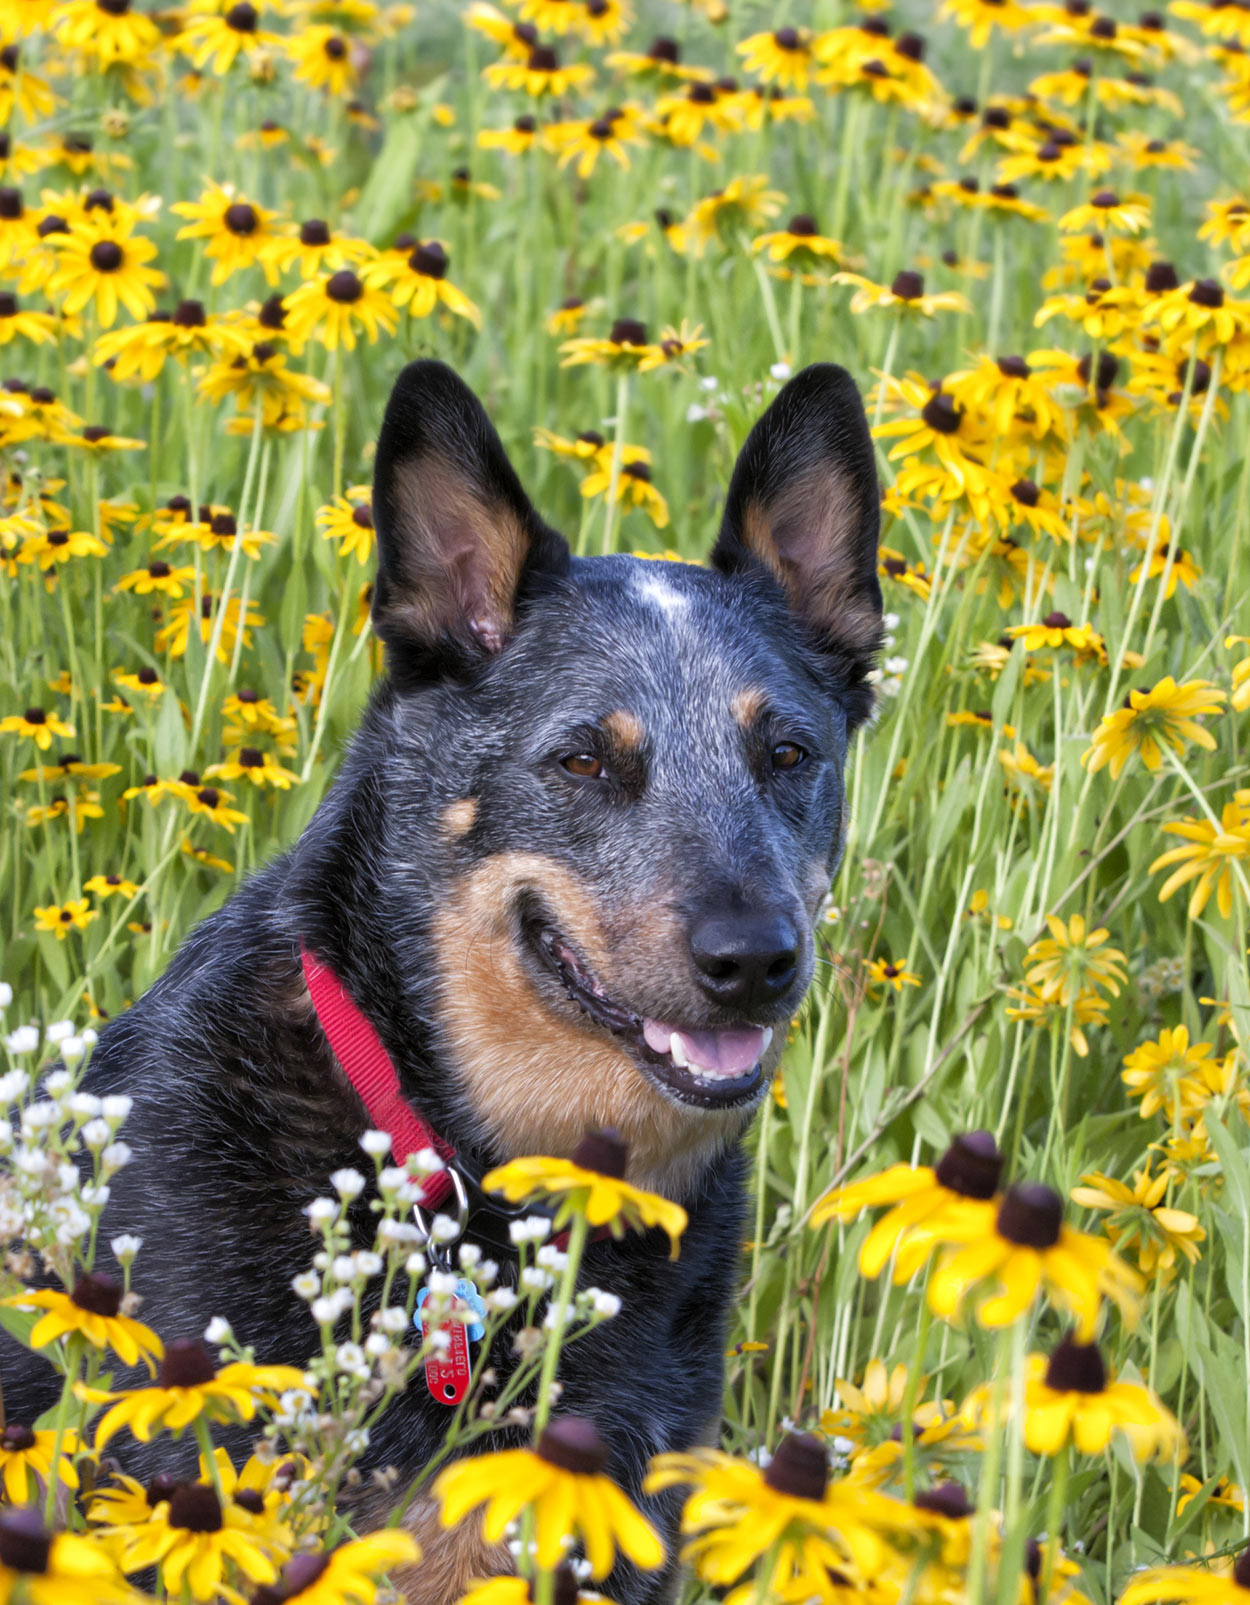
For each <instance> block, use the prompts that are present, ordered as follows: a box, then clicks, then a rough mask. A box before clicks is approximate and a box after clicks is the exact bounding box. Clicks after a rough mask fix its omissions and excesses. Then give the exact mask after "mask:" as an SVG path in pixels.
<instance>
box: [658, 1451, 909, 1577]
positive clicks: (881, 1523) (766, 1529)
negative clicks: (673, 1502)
mask: <svg viewBox="0 0 1250 1605" xmlns="http://www.w3.org/2000/svg"><path fill="white" fill-rule="evenodd" d="M682 1484H686V1485H689V1487H690V1489H691V1492H690V1493H689V1494H688V1495H687V1497H686V1501H685V1504H684V1505H683V1507H682V1516H681V1530H682V1533H683V1535H684V1536H685V1537H686V1539H687V1542H686V1544H685V1547H684V1548H683V1550H682V1557H683V1559H684V1560H686V1561H688V1562H689V1563H690V1564H691V1566H692V1567H693V1568H694V1571H695V1573H696V1575H697V1576H698V1577H699V1578H700V1580H701V1581H702V1582H704V1583H706V1584H710V1585H711V1586H712V1587H714V1588H725V1587H730V1586H731V1585H733V1584H734V1583H736V1582H738V1581H739V1579H740V1578H742V1576H743V1574H744V1573H745V1572H746V1571H747V1570H748V1569H749V1568H750V1567H752V1566H753V1565H755V1564H757V1563H758V1562H760V1561H762V1560H764V1559H765V1557H768V1559H769V1561H770V1563H771V1570H770V1574H769V1575H767V1576H766V1577H764V1578H763V1579H761V1580H760V1581H761V1582H762V1585H763V1591H766V1593H767V1597H770V1598H777V1599H784V1600H801V1599H828V1598H831V1597H833V1598H836V1597H837V1596H836V1595H831V1594H830V1592H829V1590H830V1588H831V1586H832V1585H834V1584H836V1582H837V1580H838V1579H842V1580H844V1581H845V1579H846V1576H847V1574H848V1573H849V1574H850V1575H851V1576H852V1577H854V1578H857V1579H865V1580H871V1579H872V1578H874V1577H875V1576H876V1575H877V1574H878V1573H879V1572H880V1571H881V1570H882V1568H883V1566H884V1565H885V1563H886V1559H887V1555H888V1552H889V1550H888V1542H887V1537H886V1535H888V1534H889V1533H890V1531H891V1529H892V1528H895V1527H896V1526H897V1524H898V1521H899V1510H898V1506H897V1505H896V1504H894V1502H893V1501H891V1500H888V1499H886V1498H885V1497H884V1496H882V1495H881V1494H879V1493H877V1492H875V1491H874V1490H872V1489H870V1488H868V1487H865V1486H864V1485H862V1484H854V1483H851V1482H849V1481H845V1482H837V1483H831V1482H830V1479H829V1461H828V1454H827V1451H826V1448H825V1445H824V1443H823V1442H822V1441H821V1439H819V1438H818V1437H815V1436H814V1435H812V1434H810V1433H791V1434H789V1435H788V1436H787V1437H785V1438H783V1439H782V1441H781V1443H780V1444H779V1445H778V1447H777V1452H776V1453H775V1454H774V1455H773V1457H772V1459H771V1460H770V1462H769V1464H768V1467H767V1469H766V1470H761V1469H760V1468H759V1467H758V1466H756V1465H753V1464H752V1463H751V1462H750V1461H749V1460H739V1459H735V1458H734V1457H733V1456H732V1455H728V1454H725V1453H724V1452H723V1451H722V1450H719V1449H695V1450H692V1451H691V1452H689V1453H687V1454H663V1455H657V1456H656V1457H655V1459H654V1460H652V1462H651V1472H650V1474H649V1475H648V1477H647V1480H646V1482H645V1483H644V1485H643V1486H644V1488H645V1489H646V1490H647V1492H649V1493H658V1492H661V1491H663V1490H665V1489H667V1488H672V1487H676V1486H680V1485H682ZM729 1597H730V1598H732V1599H734V1600H735V1602H737V1601H739V1600H745V1599H746V1598H748V1597H754V1596H753V1595H751V1594H750V1593H749V1592H748V1590H746V1589H741V1590H738V1591H737V1592H735V1593H734V1594H731V1595H730V1596H729Z"/></svg>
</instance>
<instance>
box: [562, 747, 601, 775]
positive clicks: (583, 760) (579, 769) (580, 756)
mask: <svg viewBox="0 0 1250 1605" xmlns="http://www.w3.org/2000/svg"><path fill="white" fill-rule="evenodd" d="M560 766H561V768H563V769H565V770H567V771H568V773H569V774H570V775H576V776H577V778H578V779H579V780H602V779H603V777H604V775H605V774H606V773H607V771H606V770H605V769H604V767H603V765H602V764H601V763H600V762H599V760H598V758H596V757H595V755H594V753H593V752H570V753H568V754H567V756H565V757H563V758H561V759H560Z"/></svg>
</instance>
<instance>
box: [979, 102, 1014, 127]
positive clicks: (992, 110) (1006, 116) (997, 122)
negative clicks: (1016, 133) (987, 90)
mask: <svg viewBox="0 0 1250 1605" xmlns="http://www.w3.org/2000/svg"><path fill="white" fill-rule="evenodd" d="M981 121H982V123H983V124H984V125H985V127H986V128H1010V127H1011V113H1010V112H1009V111H1008V110H1007V108H1006V106H987V107H986V108H985V111H984V112H983V113H982V115H981Z"/></svg>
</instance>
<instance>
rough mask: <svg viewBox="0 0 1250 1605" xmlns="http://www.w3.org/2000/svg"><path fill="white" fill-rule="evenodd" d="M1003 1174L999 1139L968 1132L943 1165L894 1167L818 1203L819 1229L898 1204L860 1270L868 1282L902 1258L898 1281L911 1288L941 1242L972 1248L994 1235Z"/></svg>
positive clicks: (872, 1239) (870, 1241) (865, 1250)
mask: <svg viewBox="0 0 1250 1605" xmlns="http://www.w3.org/2000/svg"><path fill="white" fill-rule="evenodd" d="M1002 1168H1003V1157H1002V1155H1001V1154H1000V1153H999V1151H998V1145H997V1144H996V1143H995V1141H994V1139H993V1137H992V1135H991V1134H990V1133H989V1132H988V1131H971V1132H967V1133H966V1134H964V1135H963V1136H960V1137H956V1138H955V1140H954V1141H953V1142H952V1143H951V1145H950V1147H949V1148H948V1149H947V1150H946V1152H945V1153H944V1154H943V1155H942V1157H941V1158H940V1159H939V1160H938V1162H937V1164H936V1165H935V1166H929V1165H891V1166H890V1167H889V1169H887V1170H883V1171H882V1172H881V1173H880V1174H879V1175H876V1176H866V1177H864V1178H863V1179H862V1180H860V1181H853V1182H849V1183H848V1184H847V1185H846V1186H843V1187H835V1188H834V1189H833V1190H832V1191H831V1192H828V1193H826V1194H825V1195H824V1197H823V1198H821V1199H819V1200H818V1201H817V1202H816V1204H815V1206H814V1207H813V1209H812V1212H811V1225H812V1226H813V1227H819V1226H823V1225H824V1224H825V1223H826V1222H827V1221H832V1220H836V1221H850V1220H854V1219H855V1217H856V1216H857V1215H860V1214H862V1212H863V1211H864V1210H866V1209H875V1208H878V1207H879V1206H880V1205H882V1204H889V1205H891V1206H892V1207H891V1208H890V1210H889V1211H888V1212H887V1213H886V1214H885V1215H883V1216H882V1217H881V1219H880V1220H879V1221H878V1222H877V1223H876V1225H875V1226H874V1227H873V1229H872V1231H871V1232H870V1233H869V1234H868V1236H867V1238H866V1239H865V1240H864V1245H863V1247H862V1248H861V1249H860V1254H859V1268H860V1271H861V1272H862V1273H863V1275H865V1276H868V1277H876V1276H879V1275H880V1274H881V1271H882V1270H883V1269H884V1267H885V1264H886V1262H887V1260H888V1259H889V1258H890V1255H891V1254H894V1255H895V1256H896V1258H895V1264H894V1279H895V1281H896V1282H899V1283H902V1282H906V1281H909V1280H910V1278H911V1277H912V1275H913V1274H914V1273H915V1271H917V1270H918V1269H919V1268H920V1266H921V1265H923V1264H924V1262H925V1260H926V1259H927V1258H928V1256H929V1254H930V1253H931V1252H932V1250H933V1249H934V1248H935V1247H936V1246H937V1244H938V1243H939V1242H966V1241H969V1240H973V1239H975V1238H977V1237H981V1236H984V1234H985V1233H986V1232H988V1231H989V1230H990V1228H991V1226H992V1223H993V1220H994V1204H993V1200H994V1198H995V1197H996V1196H997V1193H998V1183H999V1178H1000V1177H1001V1175H1002Z"/></svg>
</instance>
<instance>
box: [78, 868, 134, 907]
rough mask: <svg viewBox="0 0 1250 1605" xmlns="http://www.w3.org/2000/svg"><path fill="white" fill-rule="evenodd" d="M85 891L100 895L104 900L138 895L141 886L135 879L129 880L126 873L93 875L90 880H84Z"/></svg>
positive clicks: (96, 895)
mask: <svg viewBox="0 0 1250 1605" xmlns="http://www.w3.org/2000/svg"><path fill="white" fill-rule="evenodd" d="M82 889H83V891H84V892H89V893H90V894H91V896H93V897H98V898H99V899H100V901H101V902H104V901H105V900H106V899H107V898H110V897H127V898H129V897H137V896H138V895H139V891H140V888H139V886H138V884H137V883H136V882H135V881H132V880H127V879H126V877H125V876H124V875H112V874H110V875H93V876H92V877H91V879H90V880H88V881H84V882H83V887H82Z"/></svg>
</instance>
